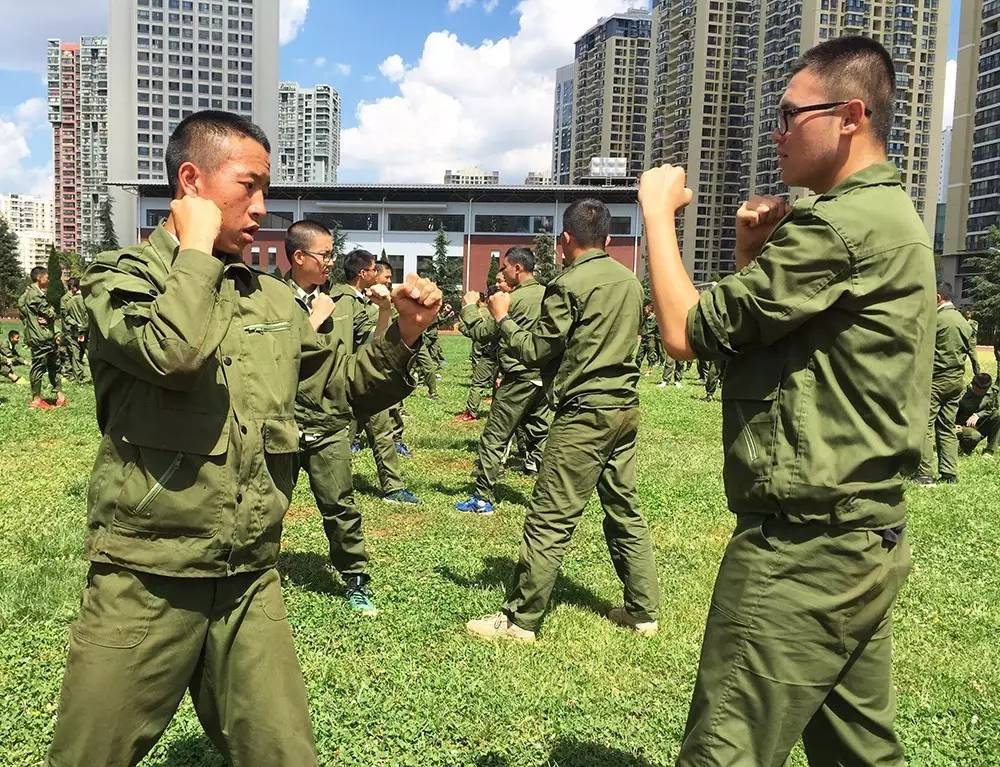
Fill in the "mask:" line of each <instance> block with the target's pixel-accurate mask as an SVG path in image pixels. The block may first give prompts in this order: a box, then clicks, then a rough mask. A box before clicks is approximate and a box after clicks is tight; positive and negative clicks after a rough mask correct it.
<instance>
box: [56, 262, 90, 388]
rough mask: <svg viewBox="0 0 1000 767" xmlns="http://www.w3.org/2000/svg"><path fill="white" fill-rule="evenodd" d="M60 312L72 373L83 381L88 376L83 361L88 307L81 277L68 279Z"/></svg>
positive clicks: (76, 379) (80, 381)
mask: <svg viewBox="0 0 1000 767" xmlns="http://www.w3.org/2000/svg"><path fill="white" fill-rule="evenodd" d="M59 313H60V314H61V315H62V325H63V343H64V344H65V345H66V354H67V356H68V358H69V369H70V375H71V376H72V377H73V380H75V381H76V382H77V383H83V382H84V381H85V380H86V378H87V375H86V367H85V365H84V362H83V357H84V353H85V352H86V349H87V308H86V307H85V306H84V304H83V294H82V293H80V280H79V278H77V277H70V278H69V279H68V280H66V293H65V294H63V297H62V301H61V302H60V304H59Z"/></svg>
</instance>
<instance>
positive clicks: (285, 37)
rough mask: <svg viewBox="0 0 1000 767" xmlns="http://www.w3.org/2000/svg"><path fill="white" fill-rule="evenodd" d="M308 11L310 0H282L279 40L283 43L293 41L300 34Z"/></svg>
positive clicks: (279, 16) (279, 15)
mask: <svg viewBox="0 0 1000 767" xmlns="http://www.w3.org/2000/svg"><path fill="white" fill-rule="evenodd" d="M272 1H273V0H272ZM308 13H309V0H281V9H280V11H279V14H278V18H279V22H278V40H279V42H280V43H281V45H285V44H287V43H290V42H292V40H294V39H295V38H296V36H298V34H299V30H300V29H302V25H303V24H305V23H306V15H307V14H308Z"/></svg>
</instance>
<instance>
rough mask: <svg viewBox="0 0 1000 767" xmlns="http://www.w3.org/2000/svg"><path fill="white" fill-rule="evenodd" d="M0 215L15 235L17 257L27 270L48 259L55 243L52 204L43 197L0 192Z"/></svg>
mask: <svg viewBox="0 0 1000 767" xmlns="http://www.w3.org/2000/svg"><path fill="white" fill-rule="evenodd" d="M0 216H2V217H3V218H4V220H5V221H6V222H7V226H8V227H9V228H10V230H11V231H12V232H13V233H14V234H15V236H16V237H17V245H18V257H19V261H20V263H21V268H22V269H23V270H24V273H25V274H27V273H28V272H30V271H31V270H32V269H33V268H34V267H36V266H45V265H46V264H47V263H48V257H49V248H50V247H51V246H52V245H53V244H55V205H54V204H53V202H52V200H50V199H48V198H47V197H35V196H32V195H28V194H0Z"/></svg>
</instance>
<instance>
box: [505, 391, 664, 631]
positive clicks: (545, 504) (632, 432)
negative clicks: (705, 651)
mask: <svg viewBox="0 0 1000 767" xmlns="http://www.w3.org/2000/svg"><path fill="white" fill-rule="evenodd" d="M638 428H639V409H638V408H637V407H633V408H625V409H622V410H577V411H570V412H562V413H558V414H557V415H556V417H555V419H554V420H553V421H552V428H551V429H549V438H548V441H547V442H546V444H545V454H544V455H543V456H542V467H541V470H540V471H539V473H538V480H537V481H536V483H535V491H534V494H533V495H532V497H531V508H530V509H529V510H528V513H527V515H526V516H525V519H524V537H523V539H522V541H521V551H520V555H519V557H518V563H517V566H516V567H515V568H514V576H513V579H512V581H511V584H510V587H509V588H508V590H507V599H506V601H505V602H504V606H503V611H504V612H505V613H506V614H507V615H508V616H509V617H510V619H511V620H512V621H513V622H514V623H516V624H517V625H518V626H520V627H521V628H523V629H527V630H529V631H536V630H537V629H538V627H539V625H540V624H541V622H542V616H543V614H544V613H545V608H546V606H547V605H548V602H549V597H550V595H551V594H552V588H553V586H554V585H555V582H556V576H557V575H558V573H559V567H560V565H561V564H562V559H563V555H564V554H565V552H566V547H567V546H568V545H569V541H570V538H571V537H572V535H573V531H574V530H575V529H576V526H577V524H579V522H580V518H581V517H582V516H583V509H584V507H585V506H586V505H587V501H589V500H590V496H591V495H593V493H594V490H595V489H596V490H597V497H598V498H600V501H601V506H602V507H603V509H604V537H605V539H606V540H607V544H608V551H609V552H610V554H611V562H612V564H613V565H614V568H615V572H617V573H618V577H619V578H620V579H621V582H622V584H623V586H624V598H625V611H626V612H628V613H629V615H632V616H633V617H635V618H638V619H639V620H641V621H655V620H657V616H658V613H659V609H660V587H659V584H658V583H657V580H656V563H655V561H654V559H653V543H652V539H651V538H650V535H649V527H648V526H647V525H646V520H645V519H644V518H643V517H642V515H641V514H640V513H639V502H638V501H639V499H638V497H637V495H636V491H635V449H636V439H637V435H638Z"/></svg>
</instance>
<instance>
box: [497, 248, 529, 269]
mask: <svg viewBox="0 0 1000 767" xmlns="http://www.w3.org/2000/svg"><path fill="white" fill-rule="evenodd" d="M503 257H504V260H505V261H509V262H510V263H512V264H517V265H518V266H520V267H521V268H522V269H524V271H526V272H533V271H535V254H534V252H533V251H532V250H531V248H525V247H522V246H520V245H517V246H515V247H513V248H508V249H507V252H506V253H504V254H503Z"/></svg>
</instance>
